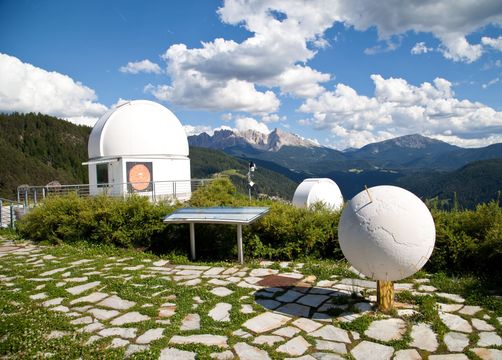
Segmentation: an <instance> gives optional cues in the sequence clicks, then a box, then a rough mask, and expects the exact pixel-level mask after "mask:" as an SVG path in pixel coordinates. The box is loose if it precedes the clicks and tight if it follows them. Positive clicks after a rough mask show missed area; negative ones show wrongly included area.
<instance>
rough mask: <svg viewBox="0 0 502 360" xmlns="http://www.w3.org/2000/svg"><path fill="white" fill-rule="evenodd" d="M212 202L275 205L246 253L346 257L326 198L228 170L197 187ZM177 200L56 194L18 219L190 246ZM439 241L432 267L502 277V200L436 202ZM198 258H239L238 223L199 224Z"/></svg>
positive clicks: (69, 233) (102, 237) (49, 233)
mask: <svg viewBox="0 0 502 360" xmlns="http://www.w3.org/2000/svg"><path fill="white" fill-rule="evenodd" d="M187 205H189V206H194V207H209V206H268V207H270V211H269V213H268V214H267V215H266V216H265V217H263V218H262V219H260V220H258V221H257V222H255V223H253V224H252V225H250V226H245V227H244V228H243V238H244V250H245V252H246V256H248V257H249V256H251V257H257V258H268V259H285V260H291V259H296V258H301V257H307V256H308V257H315V258H327V259H340V258H342V257H343V255H342V253H341V251H340V247H339V243H338V222H339V219H340V212H333V211H329V210H327V209H326V208H323V207H322V206H316V207H315V208H312V209H298V208H296V207H293V206H292V205H290V204H286V203H282V202H277V201H270V200H251V201H250V200H249V199H248V198H247V197H245V196H242V195H239V194H238V193H237V191H236V189H235V187H234V185H232V183H231V182H230V180H229V179H228V178H224V177H222V178H217V179H215V180H214V181H213V182H211V183H210V184H209V185H207V186H204V187H202V188H200V189H198V190H197V191H195V192H194V193H193V196H192V199H191V200H190V202H189V203H188V204H187ZM175 208H176V206H168V205H166V204H152V203H150V202H149V200H148V199H147V198H145V197H140V196H132V197H128V198H126V199H121V198H119V199H117V198H109V197H104V196H98V197H93V198H80V197H77V196H76V195H69V196H65V197H53V198H48V199H46V201H44V203H43V204H42V205H41V206H39V207H37V208H35V209H33V210H32V211H30V213H29V214H28V215H26V216H25V217H24V218H23V219H21V220H20V221H19V222H18V223H17V226H18V231H19V233H20V234H21V236H23V237H24V238H26V239H31V240H35V241H41V240H48V241H51V242H76V241H81V240H84V241H90V242H94V243H105V244H113V245H118V246H123V247H141V248H149V249H150V250H154V251H156V252H179V253H180V254H188V253H189V240H188V239H189V235H188V234H189V231H188V225H184V224H182V225H176V224H170V225H165V224H163V222H162V219H163V217H164V216H165V215H167V214H168V213H170V212H171V211H173V210H174V209H175ZM432 214H433V217H434V221H435V224H436V245H435V249H434V252H433V253H432V257H431V259H430V260H429V262H428V263H427V266H426V267H427V269H428V270H432V271H434V272H437V271H443V272H445V273H448V274H452V273H453V274H465V273H469V272H470V273H477V274H490V275H489V276H490V278H491V279H492V280H495V281H502V272H500V264H501V263H502V209H501V208H500V207H499V204H498V203H497V202H495V201H494V202H491V203H488V204H481V205H478V207H477V208H476V210H453V211H449V212H447V211H441V210H437V209H433V210H432ZM195 233H196V243H197V244H196V248H197V256H198V258H202V259H204V258H206V259H211V260H215V259H234V258H235V257H236V253H237V249H236V248H237V245H236V234H235V233H236V231H235V226H234V225H211V224H198V225H196V227H195Z"/></svg>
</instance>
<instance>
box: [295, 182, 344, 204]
mask: <svg viewBox="0 0 502 360" xmlns="http://www.w3.org/2000/svg"><path fill="white" fill-rule="evenodd" d="M318 202H321V203H323V204H324V205H325V206H326V207H327V208H329V209H332V210H339V209H341V208H342V206H343V196H342V192H341V191H340V188H339V187H338V185H337V184H336V183H335V182H334V181H333V180H331V179H327V178H319V179H316V178H311V179H305V180H303V182H302V183H301V184H300V185H298V187H297V188H296V191H295V194H294V195H293V205H295V206H296V207H300V208H308V207H310V206H311V205H313V204H315V203H318Z"/></svg>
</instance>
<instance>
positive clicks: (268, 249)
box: [246, 202, 343, 260]
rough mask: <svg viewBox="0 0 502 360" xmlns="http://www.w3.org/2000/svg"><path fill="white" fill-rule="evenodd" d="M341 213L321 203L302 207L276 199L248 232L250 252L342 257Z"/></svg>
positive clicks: (283, 256)
mask: <svg viewBox="0 0 502 360" xmlns="http://www.w3.org/2000/svg"><path fill="white" fill-rule="evenodd" d="M339 219H340V212H333V211H330V210H327V209H326V208H324V207H322V206H317V207H315V208H312V209H299V208H296V207H294V206H292V205H290V204H284V203H279V202H274V203H272V204H271V205H270V211H269V214H268V215H267V216H265V217H264V218H262V219H261V220H260V221H258V222H256V223H255V224H253V225H251V226H250V227H249V229H248V230H247V231H246V239H247V240H248V242H249V245H250V246H249V250H248V251H249V252H250V254H251V255H253V256H255V257H266V258H270V259H289V260H291V259H295V258H298V257H306V256H314V257H318V258H335V259H340V258H342V257H343V256H342V253H341V250H340V246H339V243H338V221H339Z"/></svg>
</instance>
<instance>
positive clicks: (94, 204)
mask: <svg viewBox="0 0 502 360" xmlns="http://www.w3.org/2000/svg"><path fill="white" fill-rule="evenodd" d="M172 210H173V208H172V207H170V206H167V205H165V204H152V203H150V202H149V201H148V199H147V198H145V197H141V196H131V197H127V198H126V199H122V198H111V197H106V196H96V197H91V198H83V197H78V196H77V195H75V194H70V195H68V196H58V197H50V198H47V199H46V200H45V201H44V202H43V203H42V204H41V205H40V206H38V207H36V208H34V209H32V210H31V211H30V212H29V213H28V214H27V215H26V216H25V217H23V218H22V219H21V220H20V221H18V222H17V229H18V231H19V233H20V235H21V236H23V237H24V238H26V239H30V240H34V241H44V240H47V241H50V242H55V243H58V242H69V243H71V242H77V241H82V240H84V241H89V242H93V243H105V244H112V245H118V246H122V247H149V246H150V245H151V243H152V241H153V240H154V239H156V238H158V237H159V236H161V234H162V232H163V231H164V228H165V225H164V224H163V223H162V218H163V217H164V216H165V215H166V214H168V213H169V212H171V211H172Z"/></svg>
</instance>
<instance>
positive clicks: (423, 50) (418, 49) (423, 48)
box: [411, 41, 434, 55]
mask: <svg viewBox="0 0 502 360" xmlns="http://www.w3.org/2000/svg"><path fill="white" fill-rule="evenodd" d="M433 50H434V49H433V48H430V47H427V45H425V42H423V41H422V42H418V43H416V44H415V46H413V48H412V49H411V53H412V54H413V55H418V54H427V53H428V52H431V51H433Z"/></svg>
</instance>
